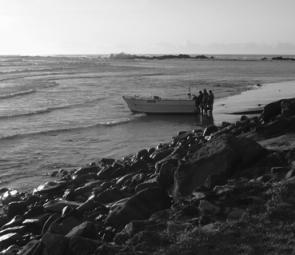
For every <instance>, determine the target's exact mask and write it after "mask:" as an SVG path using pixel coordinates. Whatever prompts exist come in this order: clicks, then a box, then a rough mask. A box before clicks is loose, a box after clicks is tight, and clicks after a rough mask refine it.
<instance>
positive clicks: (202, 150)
mask: <svg viewBox="0 0 295 255" xmlns="http://www.w3.org/2000/svg"><path fill="white" fill-rule="evenodd" d="M294 131H295V99H289V100H280V101H278V102H274V103H272V104H269V105H267V106H266V107H265V108H264V112H263V113H262V114H261V116H259V117H254V118H248V117H246V116H242V117H241V120H240V121H238V122H236V123H233V124H230V123H223V124H222V125H221V127H216V126H211V127H208V128H207V129H206V130H204V131H203V130H193V131H188V132H179V134H178V135H177V136H175V137H173V138H172V140H171V141H170V142H168V143H166V144H159V145H158V146H157V148H151V149H149V150H146V149H144V150H141V151H139V152H138V153H137V154H136V155H132V156H129V157H126V158H123V159H121V160H114V159H108V158H104V159H101V160H98V161H97V162H92V163H90V164H89V165H88V166H85V167H82V168H79V169H74V170H72V171H70V172H67V171H64V170H60V171H58V172H54V173H53V176H55V177H56V180H54V181H51V182H47V183H45V184H42V185H40V186H38V187H37V188H36V189H35V190H34V191H33V192H32V193H20V192H18V191H17V190H11V189H2V190H1V201H2V205H3V206H2V208H3V212H2V214H1V216H0V250H2V252H1V253H0V254H25V255H43V254H46V255H51V254H52V255H53V254H54V255H66V254H69V255H76V254H83V255H84V254H85V255H86V254H97V255H99V254H102V255H107V254H121V255H123V254H125V255H127V254H152V253H154V254H195V252H196V253H197V254H211V253H212V254H213V253H214V254H225V253H226V254H237V253H244V254H254V253H255V254H266V253H267V254H271V253H274V254H275V253H276V254H277V253H280V254H281V253H286V254H290V253H292V252H293V249H294V248H295V243H294V226H295V224H294V221H295V210H294V209H295V199H294V197H295V196H294V195H295V148H291V149H289V150H287V151H286V150H284V151H282V150H269V149H266V148H264V147H263V146H262V145H260V144H263V143H261V141H263V140H264V139H267V138H271V137H276V136H279V135H282V134H288V133H292V132H294ZM270 233H273V234H270ZM282 238H283V241H282ZM280 242H281V243H280Z"/></svg>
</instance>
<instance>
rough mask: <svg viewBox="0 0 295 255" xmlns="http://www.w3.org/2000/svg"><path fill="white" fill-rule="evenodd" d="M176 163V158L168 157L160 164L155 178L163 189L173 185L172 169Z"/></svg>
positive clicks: (175, 166) (174, 168)
mask: <svg viewBox="0 0 295 255" xmlns="http://www.w3.org/2000/svg"><path fill="white" fill-rule="evenodd" d="M178 164H179V163H178V160H176V159H169V160H167V161H165V162H163V163H162V164H161V166H160V169H159V174H158V179H157V180H158V182H159V184H160V186H161V187H162V188H163V189H169V188H170V187H171V186H173V183H174V171H175V170H176V168H177V166H178Z"/></svg>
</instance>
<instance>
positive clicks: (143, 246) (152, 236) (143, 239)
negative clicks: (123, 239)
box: [128, 231, 170, 252]
mask: <svg viewBox="0 0 295 255" xmlns="http://www.w3.org/2000/svg"><path fill="white" fill-rule="evenodd" d="M128 242H129V243H130V244H132V245H136V248H137V249H138V250H140V251H146V252H147V251H153V250H155V249H156V248H157V247H159V246H165V245H168V244H169V243H170V241H169V240H168V239H167V238H164V237H162V236H161V235H160V234H159V233H157V232H156V231H141V232H139V233H137V234H136V235H134V236H133V237H132V238H131V239H130V240H129V241H128Z"/></svg>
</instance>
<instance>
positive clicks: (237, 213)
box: [227, 208, 247, 220]
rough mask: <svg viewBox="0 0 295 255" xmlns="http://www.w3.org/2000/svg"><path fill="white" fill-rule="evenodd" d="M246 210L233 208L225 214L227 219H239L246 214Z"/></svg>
mask: <svg viewBox="0 0 295 255" xmlns="http://www.w3.org/2000/svg"><path fill="white" fill-rule="evenodd" d="M246 214H247V213H246V211H245V210H243V209H240V208H233V209H232V210H231V211H230V212H229V213H228V215H227V220H239V219H241V218H242V217H244V216H245V215H246Z"/></svg>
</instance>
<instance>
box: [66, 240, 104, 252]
mask: <svg viewBox="0 0 295 255" xmlns="http://www.w3.org/2000/svg"><path fill="white" fill-rule="evenodd" d="M100 245H101V242H99V241H96V240H92V239H89V238H84V237H80V236H73V237H70V238H69V241H68V249H67V253H66V254H71V255H93V254H95V251H96V249H97V248H98V247H99V246H100Z"/></svg>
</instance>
